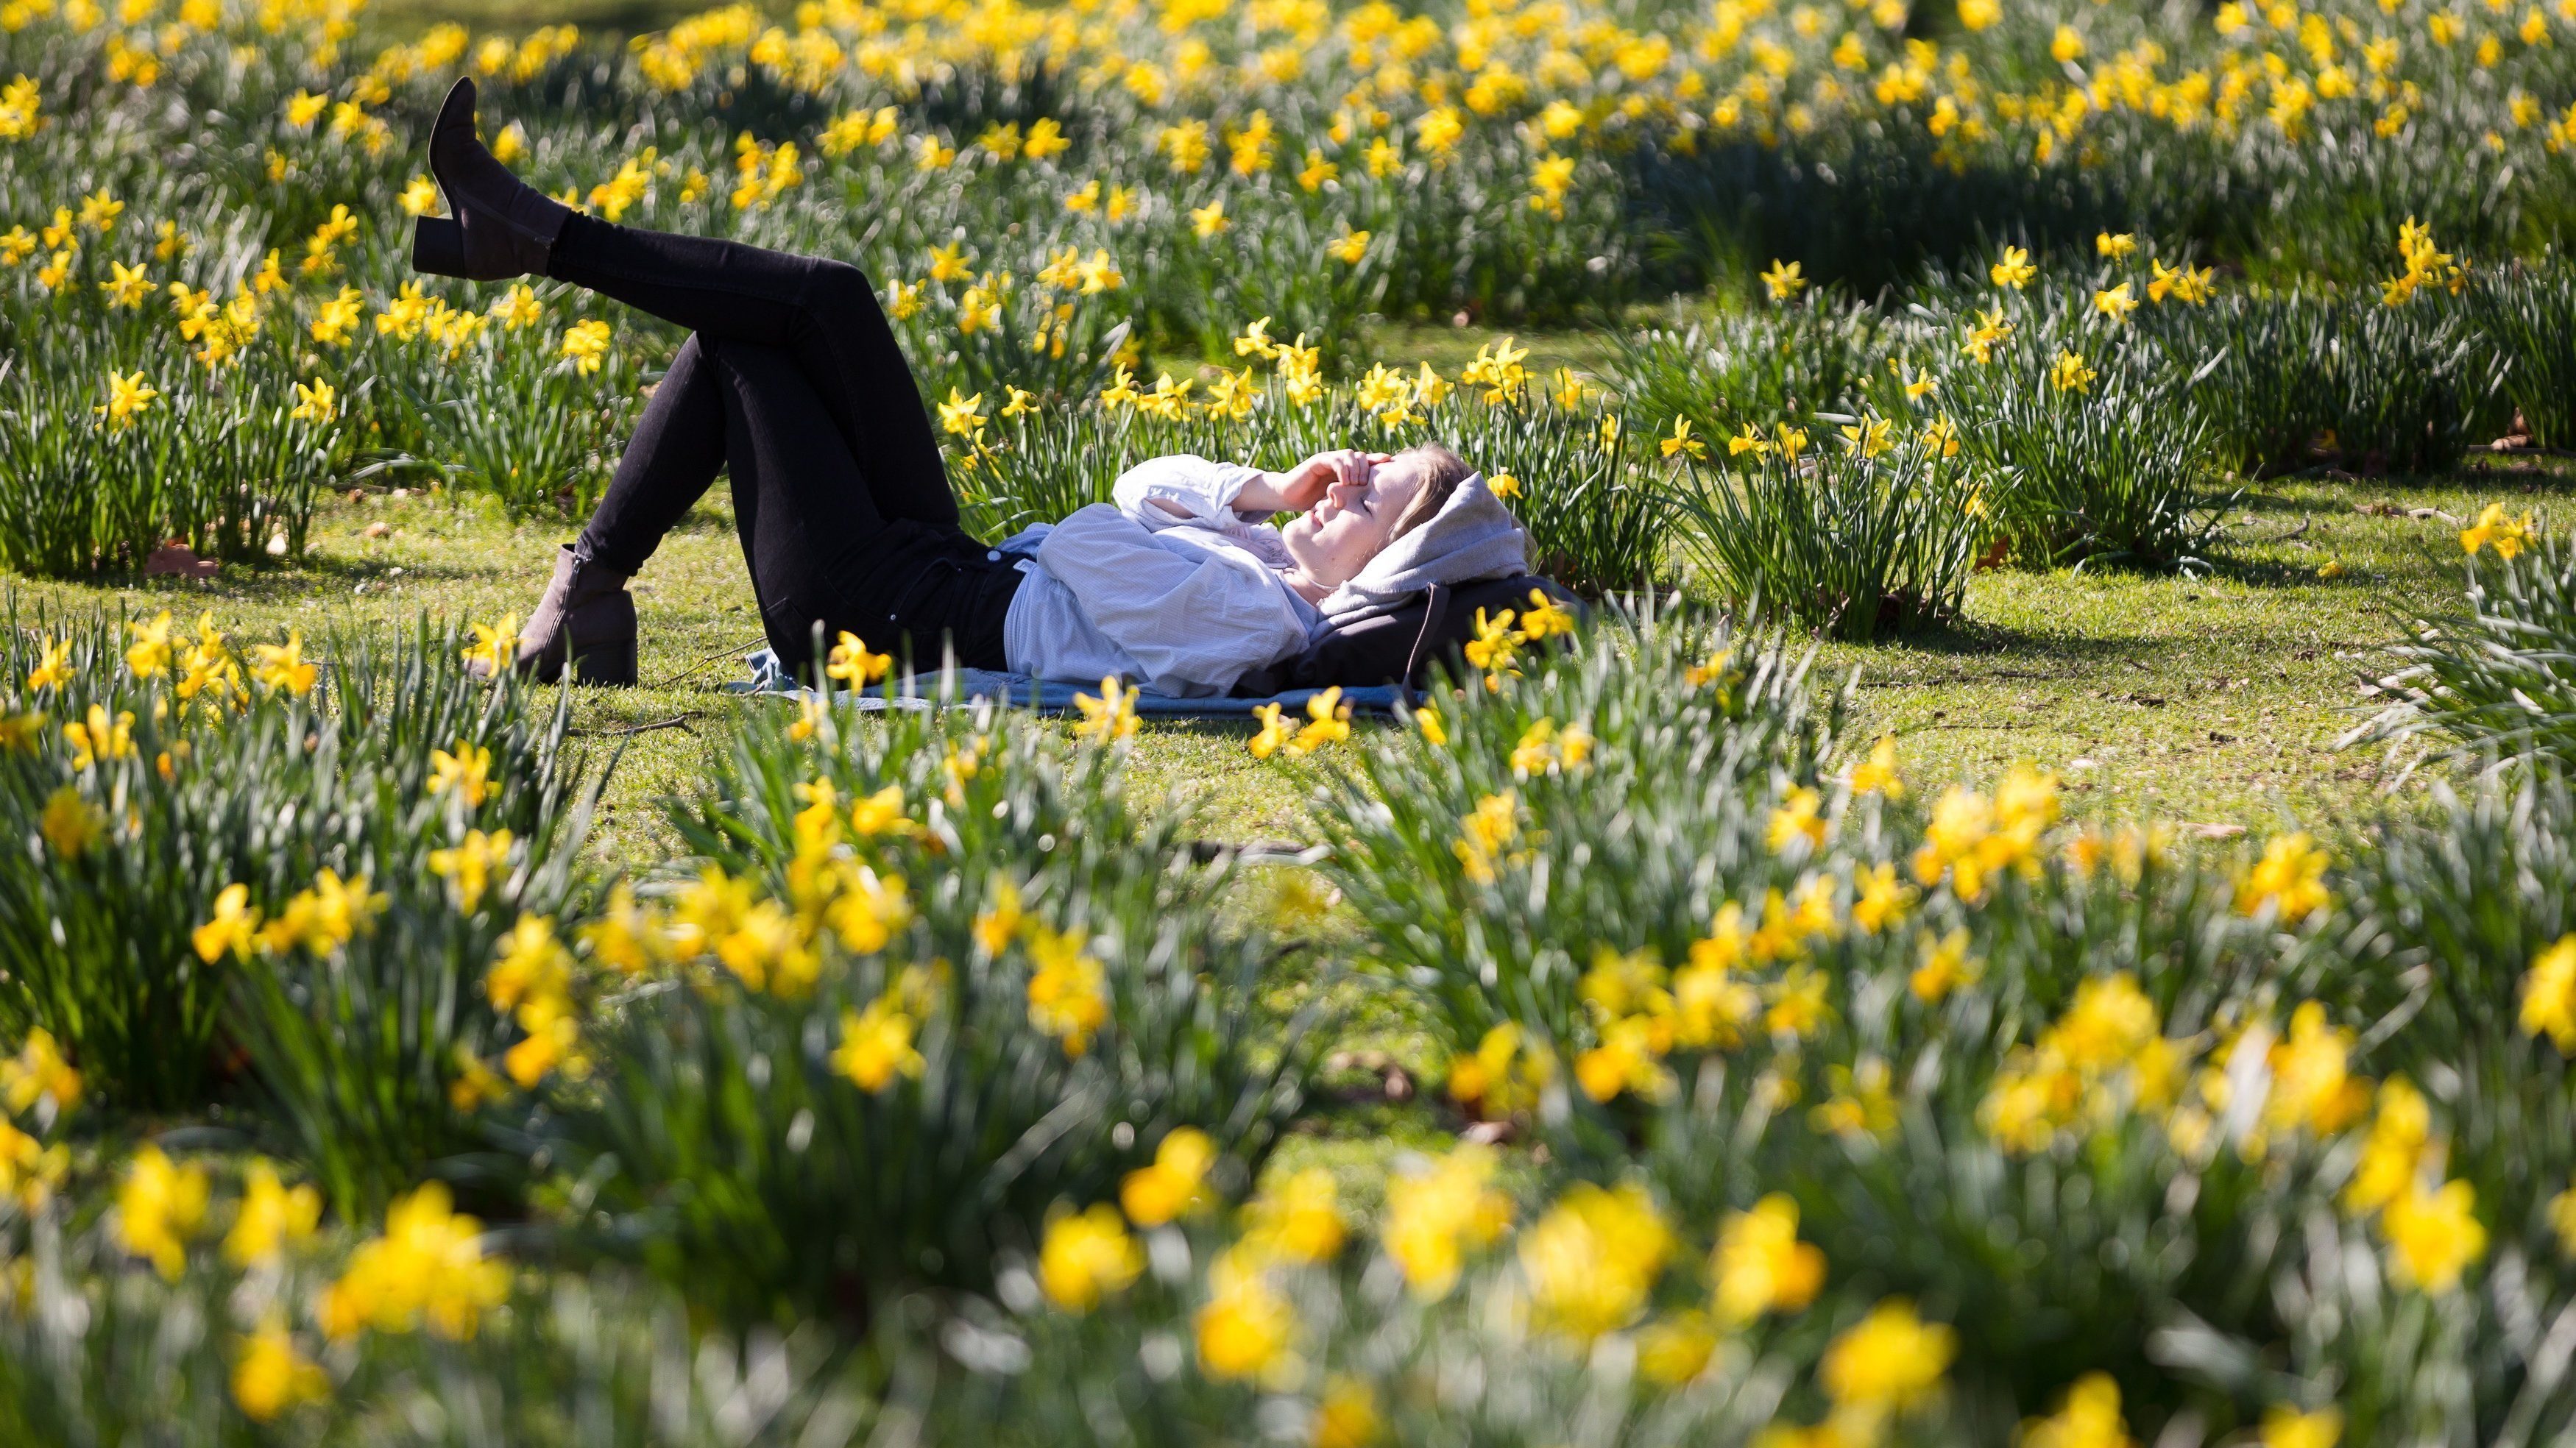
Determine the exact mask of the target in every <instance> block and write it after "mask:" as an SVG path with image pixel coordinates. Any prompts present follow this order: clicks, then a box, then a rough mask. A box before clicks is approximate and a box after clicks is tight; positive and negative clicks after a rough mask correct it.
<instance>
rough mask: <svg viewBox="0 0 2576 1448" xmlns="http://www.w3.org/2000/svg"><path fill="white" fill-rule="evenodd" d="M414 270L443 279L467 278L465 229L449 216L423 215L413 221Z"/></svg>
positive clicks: (412, 267)
mask: <svg viewBox="0 0 2576 1448" xmlns="http://www.w3.org/2000/svg"><path fill="white" fill-rule="evenodd" d="M411 269H412V270H413V271H419V272H428V273H430V274H432V275H434V276H442V277H461V276H463V275H465V228H464V227H463V226H462V225H460V224H459V223H458V222H457V221H455V220H454V219H453V218H451V217H445V216H423V217H420V218H418V219H416V220H415V221H413V222H412V224H411Z"/></svg>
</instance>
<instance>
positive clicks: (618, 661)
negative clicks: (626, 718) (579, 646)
mask: <svg viewBox="0 0 2576 1448" xmlns="http://www.w3.org/2000/svg"><path fill="white" fill-rule="evenodd" d="M572 681H573V682H574V683H576V684H596V685H598V686H599V687H601V688H605V689H631V688H634V687H635V640H633V639H631V638H628V639H608V640H603V641H601V642H599V643H595V644H593V645H591V646H590V647H589V648H586V649H584V650H582V651H581V652H580V653H577V654H575V655H573V656H572Z"/></svg>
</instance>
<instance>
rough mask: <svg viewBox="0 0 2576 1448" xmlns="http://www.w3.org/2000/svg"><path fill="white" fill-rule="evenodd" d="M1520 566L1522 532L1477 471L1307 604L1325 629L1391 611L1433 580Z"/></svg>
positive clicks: (1506, 572) (1524, 553)
mask: <svg viewBox="0 0 2576 1448" xmlns="http://www.w3.org/2000/svg"><path fill="white" fill-rule="evenodd" d="M1527 572H1529V534H1528V533H1527V532H1525V531H1523V529H1522V528H1521V525H1520V520H1519V519H1517V518H1514V517H1513V516H1512V510H1511V509H1509V508H1506V507H1504V506H1503V500H1502V499H1500V498H1497V497H1495V496H1494V490H1493V489H1492V488H1489V487H1487V486H1486V485H1485V475H1484V474H1483V473H1470V474H1468V475H1467V477H1466V479H1465V480H1464V481H1462V482H1461V483H1459V484H1458V486H1457V489H1456V490H1455V491H1453V492H1451V493H1450V494H1449V498H1448V501H1446V502H1444V503H1442V504H1441V505H1440V511H1439V512H1437V513H1434V514H1432V515H1431V521H1430V522H1428V523H1425V524H1423V525H1422V526H1421V527H1419V528H1416V529H1414V530H1413V531H1412V532H1410V533H1407V534H1405V535H1404V536H1403V537H1401V538H1398V539H1396V540H1395V541H1394V542H1393V543H1390V544H1388V545H1387V546H1386V547H1385V548H1384V549H1383V550H1381V551H1380V552H1379V553H1378V555H1377V556H1376V557H1375V558H1372V559H1370V560H1369V561H1368V565H1367V566H1366V567H1364V568H1362V569H1361V570H1360V571H1359V573H1358V575H1357V576H1355V577H1353V578H1352V579H1351V581H1349V582H1348V583H1345V584H1343V585H1342V586H1341V587H1339V588H1336V589H1334V590H1333V591H1332V592H1331V593H1328V594H1326V595H1324V601H1323V602H1321V603H1319V604H1317V605H1315V607H1316V611H1317V612H1319V613H1321V614H1323V616H1324V628H1325V629H1326V630H1327V631H1329V630H1332V629H1337V628H1342V627H1344V626H1346V625H1349V624H1354V623H1358V622H1359V621H1360V620H1362V619H1367V618H1375V617H1377V616H1378V615H1379V614H1382V613H1392V612H1394V611H1395V610H1396V609H1397V608H1399V607H1401V606H1403V604H1404V602H1405V601H1406V600H1407V599H1410V598H1412V597H1413V596H1414V595H1415V594H1418V593H1421V592H1423V591H1425V590H1427V589H1428V588H1430V587H1431V585H1433V584H1435V583H1445V584H1452V585H1455V584H1460V583H1475V582H1478V581H1480V580H1483V579H1487V578H1514V577H1518V576H1519V575H1521V574H1524V573H1527Z"/></svg>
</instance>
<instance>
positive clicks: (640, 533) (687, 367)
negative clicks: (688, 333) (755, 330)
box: [573, 337, 725, 577]
mask: <svg viewBox="0 0 2576 1448" xmlns="http://www.w3.org/2000/svg"><path fill="white" fill-rule="evenodd" d="M724 462H725V405H724V394H723V392H722V391H721V389H720V388H719V387H718V385H717V382H716V376H715V368H714V366H713V365H712V364H710V363H709V362H708V361H707V357H706V350H705V348H703V347H702V346H700V345H699V342H698V339H697V338H695V337H691V338H690V339H689V340H688V341H686V342H684V343H682V344H681V346H680V350H679V353H678V355H676V356H674V357H673V358H672V359H671V369H670V371H668V372H666V373H664V374H663V375H662V382H661V385H660V386H658V387H655V388H654V389H653V399H652V400H651V401H650V402H647V403H646V404H644V416H643V417H642V418H641V419H640V420H639V421H637V423H636V424H635V435H634V436H633V437H631V438H628V439H627V441H626V451H625V452H624V453H623V454H622V455H620V456H619V457H618V459H617V472H616V475H615V476H613V477H611V478H610V479H609V480H608V491H607V492H606V493H604V494H602V495H601V497H600V500H599V507H598V508H597V509H596V510H594V511H593V512H592V513H591V515H590V522H589V523H588V524H587V525H586V526H584V527H583V528H582V530H581V541H580V542H579V543H576V544H575V545H573V546H574V549H575V551H576V552H577V553H578V554H579V555H580V556H581V557H583V558H586V559H591V560H594V561H596V562H597V563H599V564H600V565H601V566H602V567H604V568H606V569H608V570H609V571H610V572H612V573H620V574H625V575H627V576H629V577H632V576H633V575H634V574H636V573H637V572H639V571H641V570H642V568H643V567H644V560H645V559H647V558H650V557H652V556H653V550H654V549H656V548H658V547H660V546H661V543H662V538H663V535H665V534H667V533H669V532H670V531H671V530H672V529H673V528H676V527H678V526H679V523H680V520H681V519H682V518H684V517H687V516H688V512H689V508H690V505H692V504H694V503H696V502H697V500H698V499H700V498H702V497H704V496H706V491H707V489H708V488H709V487H712V486H713V485H714V483H715V480H716V473H717V471H718V470H720V469H721V468H723V467H724Z"/></svg>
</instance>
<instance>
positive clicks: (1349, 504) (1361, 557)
mask: <svg viewBox="0 0 2576 1448" xmlns="http://www.w3.org/2000/svg"><path fill="white" fill-rule="evenodd" d="M1427 466H1428V464H1427V462H1426V460H1424V459H1423V458H1420V457H1417V456H1415V455H1414V454H1411V453H1398V454H1396V455H1395V456H1394V457H1392V458H1389V459H1388V460H1386V461H1385V462H1382V463H1379V464H1377V465H1376V466H1375V467H1374V468H1371V469H1369V470H1368V471H1367V472H1366V474H1365V477H1366V481H1364V482H1349V481H1342V482H1336V483H1333V484H1331V485H1330V486H1328V487H1326V488H1325V489H1324V496H1323V498H1322V499H1321V500H1320V501H1319V502H1317V503H1316V504H1315V506H1314V507H1312V508H1310V509H1308V510H1307V511H1305V512H1303V513H1300V514H1298V515H1297V517H1296V518H1295V519H1294V520H1292V521H1291V522H1290V523H1289V524H1288V526H1287V527H1286V528H1285V529H1282V530H1281V536H1282V537H1283V538H1285V539H1286V540H1287V543H1288V556H1289V557H1291V558H1294V559H1296V560H1297V566H1298V567H1299V568H1300V569H1302V570H1304V572H1305V574H1306V576H1307V577H1308V578H1311V579H1313V580H1314V581H1316V582H1317V583H1320V584H1322V585H1324V586H1325V587H1327V588H1338V587H1340V586H1341V585H1343V584H1345V583H1348V582H1349V581H1350V580H1351V578H1352V577H1353V576H1354V575H1356V574H1357V573H1358V572H1359V571H1360V570H1361V569H1362V568H1365V567H1367V566H1368V561H1369V560H1370V559H1372V558H1375V557H1376V556H1377V555H1378V552H1379V550H1381V549H1383V548H1385V547H1386V544H1387V539H1388V538H1389V537H1390V536H1392V535H1393V534H1394V532H1395V520H1396V519H1397V518H1399V517H1401V516H1403V514H1404V509H1405V506H1406V505H1407V504H1409V503H1411V502H1412V501H1413V500H1414V498H1415V497H1416V496H1417V495H1419V494H1420V493H1421V491H1422V486H1423V481H1424V476H1423V475H1424V472H1425V470H1426V468H1427Z"/></svg>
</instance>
